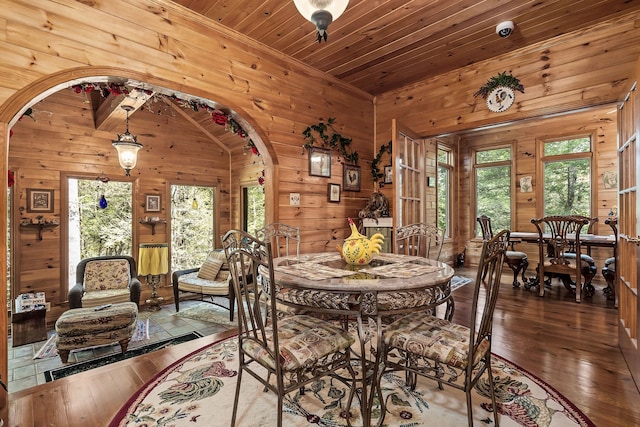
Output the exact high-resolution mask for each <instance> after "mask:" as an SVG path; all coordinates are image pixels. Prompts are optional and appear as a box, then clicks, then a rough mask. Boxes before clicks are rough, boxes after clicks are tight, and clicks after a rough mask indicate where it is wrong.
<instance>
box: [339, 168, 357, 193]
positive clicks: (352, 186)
mask: <svg viewBox="0 0 640 427" xmlns="http://www.w3.org/2000/svg"><path fill="white" fill-rule="evenodd" d="M360 177H361V174H360V166H353V165H344V164H343V165H342V180H343V183H342V186H343V187H344V191H360Z"/></svg>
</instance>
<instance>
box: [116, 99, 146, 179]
mask: <svg viewBox="0 0 640 427" xmlns="http://www.w3.org/2000/svg"><path fill="white" fill-rule="evenodd" d="M122 109H123V110H125V111H126V112H127V129H126V131H125V132H124V133H123V134H119V135H118V139H117V140H115V141H112V144H113V146H114V147H116V150H117V151H118V161H119V162H120V167H121V168H122V169H124V171H125V175H126V176H129V175H130V172H131V169H133V168H135V167H136V163H138V151H139V150H140V149H141V148H142V144H139V143H138V140H137V139H136V137H135V135H132V134H130V133H129V112H130V111H131V110H132V109H133V107H131V106H129V105H123V106H122Z"/></svg>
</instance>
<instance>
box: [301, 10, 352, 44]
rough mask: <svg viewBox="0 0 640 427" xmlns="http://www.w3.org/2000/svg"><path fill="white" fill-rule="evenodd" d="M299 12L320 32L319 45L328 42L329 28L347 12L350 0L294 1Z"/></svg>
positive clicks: (318, 34) (318, 35) (318, 36)
mask: <svg viewBox="0 0 640 427" xmlns="http://www.w3.org/2000/svg"><path fill="white" fill-rule="evenodd" d="M293 2H294V3H295V5H296V8H297V9H298V12H300V14H301V15H302V16H304V17H305V19H307V20H309V21H311V22H312V23H313V24H314V25H315V26H316V30H318V32H317V33H316V36H317V38H318V43H321V42H322V39H324V41H325V42H326V41H327V27H328V26H329V24H331V23H332V22H333V21H334V20H336V19H338V17H340V15H342V13H343V12H344V11H345V9H346V8H347V5H348V4H349V0H293Z"/></svg>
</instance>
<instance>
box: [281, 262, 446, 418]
mask: <svg viewBox="0 0 640 427" xmlns="http://www.w3.org/2000/svg"><path fill="white" fill-rule="evenodd" d="M273 265H274V280H275V281H276V290H277V293H276V298H277V299H278V302H280V303H283V304H286V305H288V306H291V307H294V308H296V309H301V310H306V311H313V312H316V313H319V314H320V315H326V316H335V315H337V316H339V317H340V318H342V319H349V318H351V319H353V318H355V319H356V321H357V333H358V341H359V345H360V351H359V353H358V357H359V358H360V366H361V376H360V378H359V382H361V383H362V388H361V389H362V392H361V393H359V398H360V408H361V411H362V418H363V426H370V425H371V407H372V403H373V398H374V395H375V390H374V389H373V387H369V384H370V381H372V375H373V373H374V372H373V371H374V369H375V364H374V362H375V355H377V354H379V347H378V346H379V343H380V342H381V337H382V323H383V318H384V317H386V316H390V315H394V314H402V313H407V312H411V311H421V310H422V311H426V310H428V309H433V308H434V307H436V306H438V305H440V304H446V306H447V309H446V313H445V317H448V318H450V317H451V316H452V315H453V299H452V297H451V278H452V277H453V274H454V270H453V269H452V268H451V267H450V266H448V265H447V264H445V263H442V262H438V261H434V260H430V259H427V258H422V257H416V256H409V255H397V254H389V253H381V254H378V255H376V256H375V258H374V260H373V261H372V262H371V264H369V265H366V266H348V265H347V264H346V263H345V262H344V260H343V259H342V257H341V256H340V254H339V253H337V252H326V253H318V254H309V255H300V256H289V257H281V258H276V259H274V260H273ZM365 319H367V320H368V319H372V320H374V321H375V327H374V329H375V342H373V338H374V337H372V336H371V335H370V334H369V333H368V332H369V329H368V327H366V326H365V322H364V320H365ZM369 342H371V344H370V346H369V347H370V349H369V351H367V343H369Z"/></svg>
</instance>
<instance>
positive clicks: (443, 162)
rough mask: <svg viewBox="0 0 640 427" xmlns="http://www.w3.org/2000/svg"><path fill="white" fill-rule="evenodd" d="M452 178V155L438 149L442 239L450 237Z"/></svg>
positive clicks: (439, 222)
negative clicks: (443, 231)
mask: <svg viewBox="0 0 640 427" xmlns="http://www.w3.org/2000/svg"><path fill="white" fill-rule="evenodd" d="M452 176H453V153H452V152H451V151H450V150H446V149H442V148H438V187H437V194H438V228H440V229H444V230H445V233H444V237H451V231H452V229H453V227H452V224H451V221H452V218H453V215H451V189H452V185H451V177H452Z"/></svg>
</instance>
